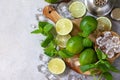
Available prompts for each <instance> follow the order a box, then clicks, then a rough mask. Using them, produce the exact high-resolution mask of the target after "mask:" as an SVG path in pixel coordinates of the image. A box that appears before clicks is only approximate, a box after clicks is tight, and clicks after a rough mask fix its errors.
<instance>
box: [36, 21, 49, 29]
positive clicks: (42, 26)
mask: <svg viewBox="0 0 120 80" xmlns="http://www.w3.org/2000/svg"><path fill="white" fill-rule="evenodd" d="M47 24H49V23H48V22H39V23H38V27H39V28H44V26H45V25H47Z"/></svg>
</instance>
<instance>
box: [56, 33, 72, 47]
mask: <svg viewBox="0 0 120 80" xmlns="http://www.w3.org/2000/svg"><path fill="white" fill-rule="evenodd" d="M70 38H71V36H70V35H69V34H68V35H57V36H56V41H57V45H58V46H59V47H61V48H65V47H66V43H67V41H68V40H69V39H70Z"/></svg>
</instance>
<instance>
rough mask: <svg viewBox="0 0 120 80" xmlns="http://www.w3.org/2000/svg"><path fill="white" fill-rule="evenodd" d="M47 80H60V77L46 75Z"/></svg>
mask: <svg viewBox="0 0 120 80" xmlns="http://www.w3.org/2000/svg"><path fill="white" fill-rule="evenodd" d="M46 78H47V79H48V80H60V79H59V77H58V76H55V75H53V74H47V75H46Z"/></svg>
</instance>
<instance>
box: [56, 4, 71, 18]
mask: <svg viewBox="0 0 120 80" xmlns="http://www.w3.org/2000/svg"><path fill="white" fill-rule="evenodd" d="M57 11H58V13H59V14H60V15H61V16H63V17H65V18H71V19H72V18H73V17H72V16H71V13H70V12H69V10H68V4H67V3H64V2H62V3H60V4H59V5H58V6H57Z"/></svg>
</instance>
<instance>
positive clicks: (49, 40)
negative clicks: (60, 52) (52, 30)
mask: <svg viewBox="0 0 120 80" xmlns="http://www.w3.org/2000/svg"><path fill="white" fill-rule="evenodd" d="M53 38H54V36H53V35H52V34H49V35H48V36H47V38H46V39H45V40H44V41H43V42H42V43H41V46H42V47H47V46H48V44H49V43H50V42H51V41H52V40H53Z"/></svg>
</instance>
